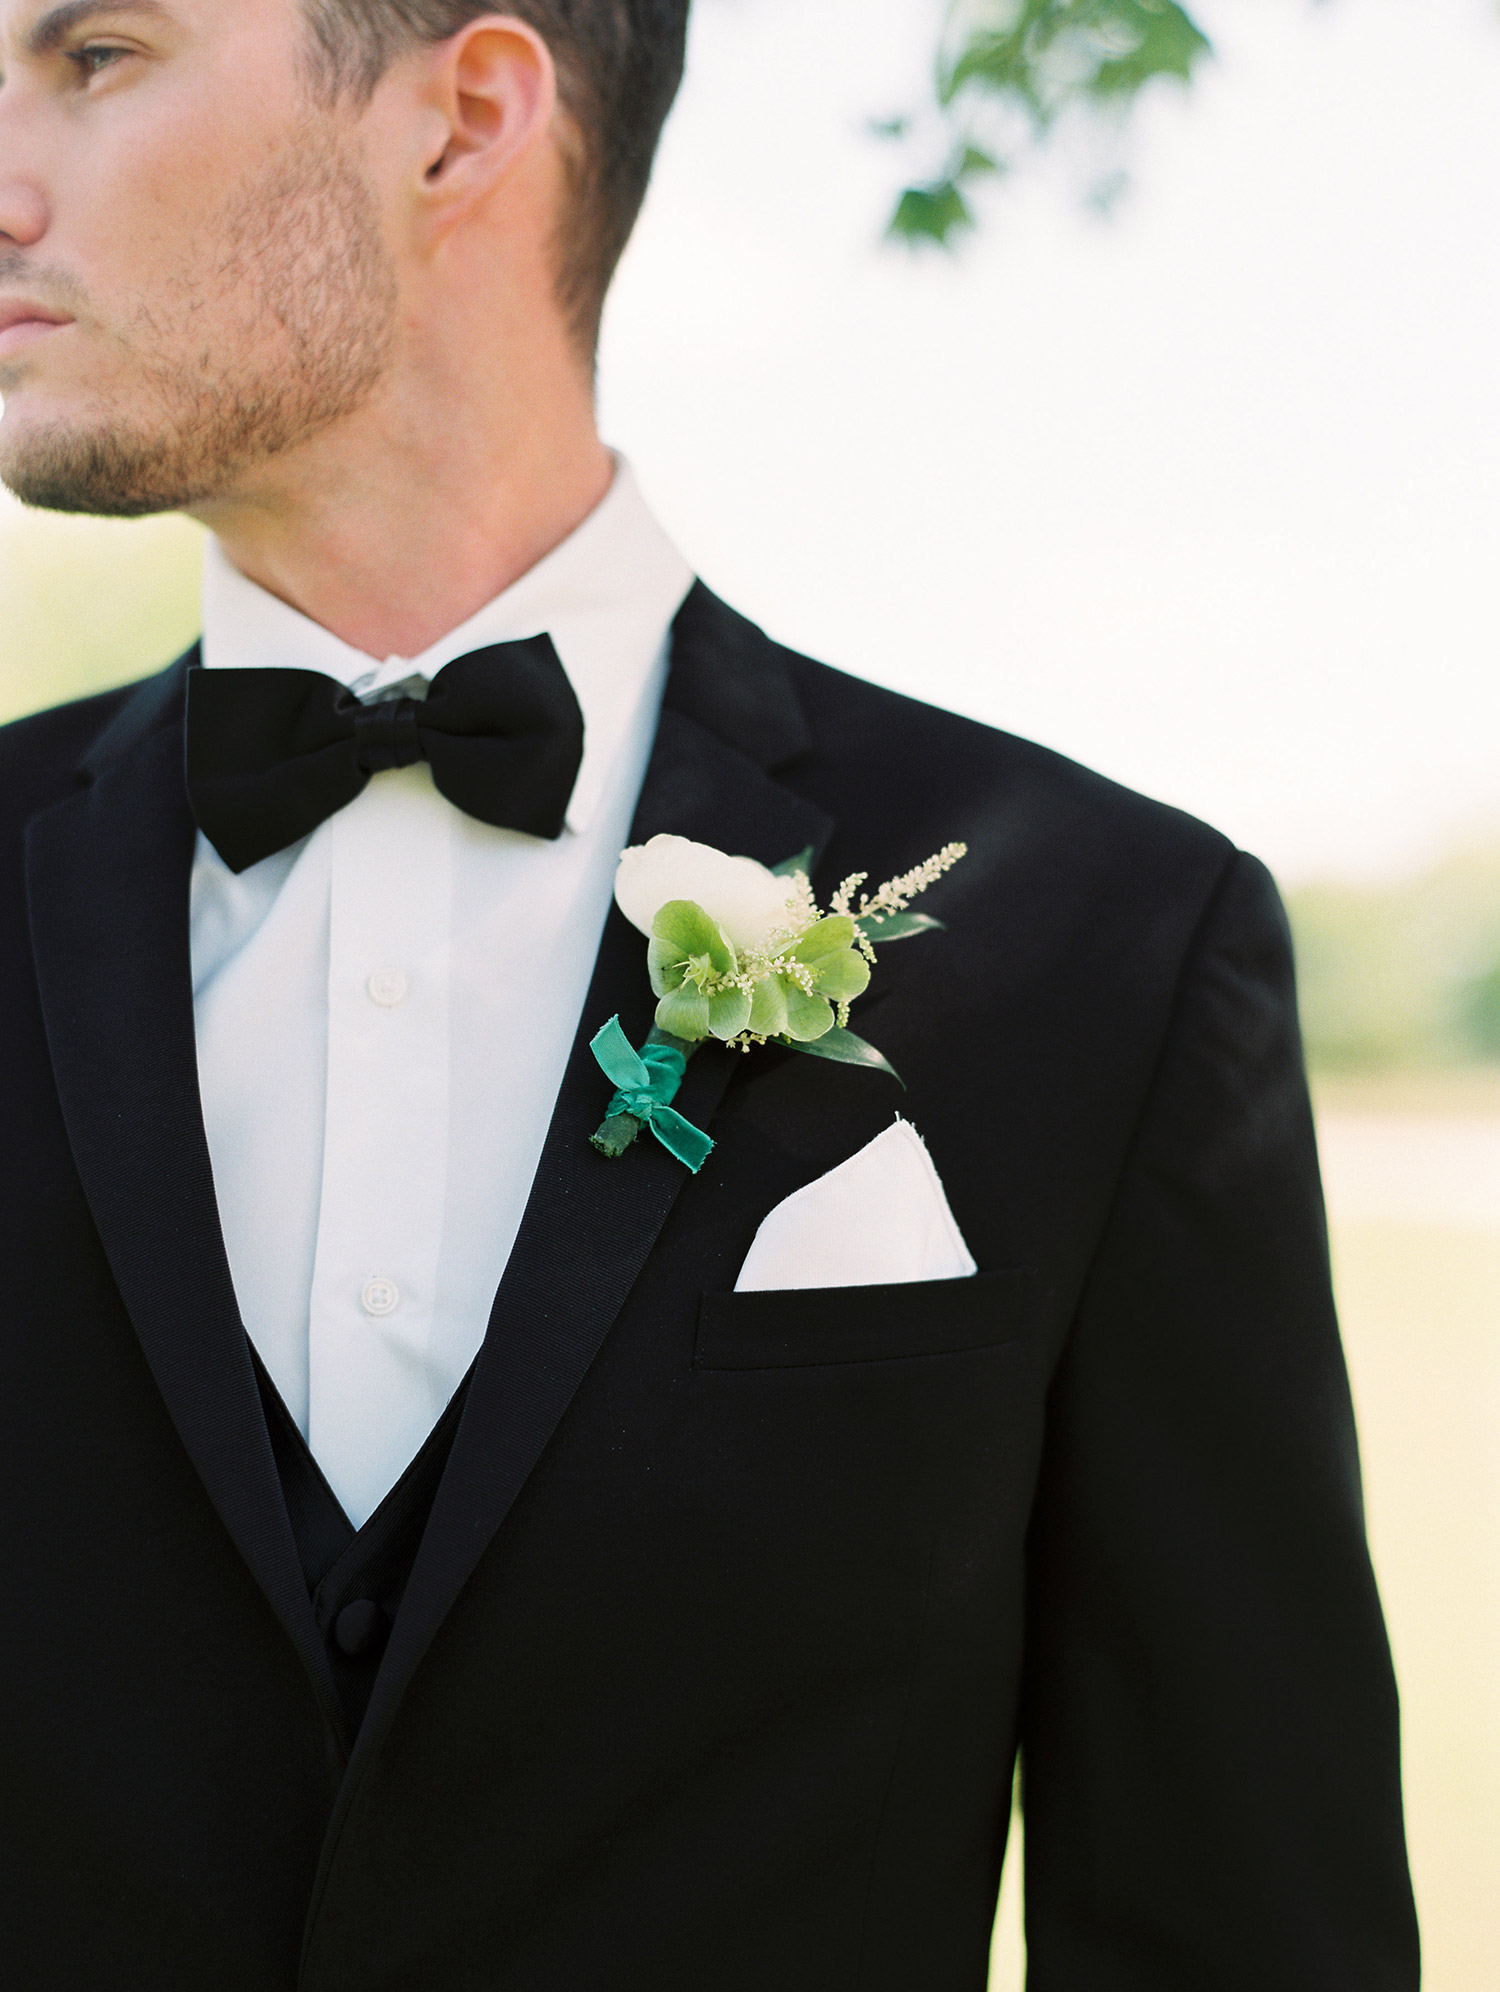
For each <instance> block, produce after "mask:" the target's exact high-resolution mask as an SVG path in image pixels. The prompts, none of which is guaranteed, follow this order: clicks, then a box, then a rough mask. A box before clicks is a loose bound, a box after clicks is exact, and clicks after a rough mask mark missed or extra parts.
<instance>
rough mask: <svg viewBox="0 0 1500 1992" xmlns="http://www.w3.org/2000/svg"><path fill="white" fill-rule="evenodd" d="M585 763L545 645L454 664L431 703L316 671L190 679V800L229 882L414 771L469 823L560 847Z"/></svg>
mask: <svg viewBox="0 0 1500 1992" xmlns="http://www.w3.org/2000/svg"><path fill="white" fill-rule="evenodd" d="M582 758H583V714H582V712H581V711H580V710H579V705H578V698H577V695H576V693H575V692H574V690H573V687H572V685H571V684H570V683H569V682H568V674H567V672H566V671H564V669H563V667H562V663H561V660H560V659H559V657H558V655H557V652H556V651H555V650H554V649H553V647H552V639H551V637H549V636H533V637H528V638H527V639H526V640H525V641H524V642H521V643H495V644H491V645H490V646H489V648H488V649H485V650H475V651H473V652H471V653H470V655H469V656H467V657H457V658H455V659H454V661H453V662H452V663H451V664H448V665H445V666H444V668H443V669H442V670H441V671H439V672H438V674H437V676H436V677H435V678H434V679H433V681H432V684H431V687H430V688H429V690H428V693H427V697H426V698H425V699H385V700H382V701H381V702H380V703H378V704H376V705H361V704H360V702H359V700H358V699H357V698H355V696H354V694H353V693H352V692H349V691H346V690H345V689H344V687H343V686H342V685H341V684H339V682H338V680H337V679H335V678H325V677H324V676H323V674H322V672H321V671H284V670H280V669H270V670H249V671H239V670H225V671H205V670H204V669H203V668H202V667H201V666H199V667H197V668H195V669H194V670H192V671H190V672H189V673H188V686H187V785H188V799H189V801H190V802H191V804H192V808H193V814H194V816H196V817H197V819H198V827H199V828H200V829H201V830H202V832H203V834H204V836H205V837H207V839H208V841H209V842H210V843H211V844H212V845H213V847H214V849H215V850H216V851H217V852H218V854H219V856H220V857H221V858H222V859H223V860H224V862H225V864H226V865H228V866H229V869H230V870H231V871H235V872H242V871H244V870H245V869H246V868H247V866H249V865H253V864H256V863H258V862H259V860H260V859H261V858H268V857H270V855H271V853H272V852H273V851H282V850H285V849H286V847H287V845H288V844H295V843H296V841H297V840H298V838H299V837H305V836H307V835H308V833H309V832H310V831H313V830H316V829H317V827H318V825H319V824H320V823H322V822H324V821H325V820H326V819H327V818H328V817H330V816H332V815H333V814H334V812H335V811H336V810H339V809H342V808H343V807H344V805H345V804H346V803H350V802H353V800H354V798H355V797H356V796H357V795H358V794H359V792H360V790H361V789H362V788H363V787H364V786H365V784H366V782H368V781H369V779H370V777H371V775H373V774H378V773H379V772H380V770H381V769H383V768H407V767H410V766H411V765H412V763H413V762H415V761H427V762H429V763H430V764H431V767H432V779H433V781H434V783H435V784H436V785H437V787H438V788H439V789H440V790H441V791H442V793H443V794H444V795H445V796H447V798H448V800H449V801H450V802H451V803H454V804H456V805H457V807H458V808H460V809H462V810H463V811H465V813H466V814H467V815H469V816H477V817H478V818H479V820H480V821H481V822H482V823H494V824H497V825H498V826H500V827H501V828H503V829H507V830H524V831H526V832H527V833H528V835H530V836H532V837H556V836H558V835H559V834H560V833H561V830H562V827H563V818H564V815H565V813H566V811H567V807H568V799H569V797H570V796H571V795H572V793H573V784H574V782H575V781H576V780H577V778H578V764H579V762H580V760H581V759H582Z"/></svg>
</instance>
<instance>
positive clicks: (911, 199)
mask: <svg viewBox="0 0 1500 1992" xmlns="http://www.w3.org/2000/svg"><path fill="white" fill-rule="evenodd" d="M973 226H974V214H973V210H972V209H971V208H970V206H969V203H968V202H967V201H966V200H965V199H964V197H963V195H962V194H961V193H960V192H959V189H958V185H957V183H956V182H955V181H953V180H934V181H932V182H931V184H930V185H928V186H925V187H908V188H907V190H906V192H905V193H904V194H903V195H902V196H901V198H900V200H899V201H898V202H897V203H896V212H895V213H894V214H893V215H892V216H891V219H890V222H889V224H888V225H887V228H886V233H887V235H889V236H891V237H892V238H893V239H894V240H895V241H897V242H907V243H911V244H913V245H915V244H916V243H918V242H935V243H937V245H938V247H939V248H940V249H946V248H947V247H948V246H949V244H950V243H951V241H952V240H953V237H954V236H955V235H961V234H963V233H964V231H965V230H966V229H970V228H972V227H973Z"/></svg>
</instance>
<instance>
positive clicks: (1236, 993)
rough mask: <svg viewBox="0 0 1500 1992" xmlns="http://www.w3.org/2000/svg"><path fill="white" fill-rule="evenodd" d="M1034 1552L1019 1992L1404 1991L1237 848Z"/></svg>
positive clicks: (1273, 929)
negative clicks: (1023, 1983) (1024, 1964)
mask: <svg viewBox="0 0 1500 1992" xmlns="http://www.w3.org/2000/svg"><path fill="white" fill-rule="evenodd" d="M1028 1557H1029V1576H1028V1588H1029V1616H1028V1632H1027V1662H1026V1688H1025V1701H1024V1709H1023V1735H1022V1790H1023V1801H1024V1811H1025V1824H1026V1918H1027V1940H1028V1954H1029V1976H1028V1980H1027V1983H1028V1986H1029V1988H1030V1992H1413V1988H1415V1987H1416V1985H1417V1983H1418V1963H1417V1933H1416V1919H1415V1912H1414V1909H1413V1905H1412V1898H1411V1890H1410V1884H1409V1881H1408V1877H1407V1869H1406V1856H1405V1848H1404V1836H1403V1827H1402V1816H1401V1798H1400V1764H1399V1742H1398V1724H1397V1708H1396V1692H1395V1684H1394V1680H1393V1678H1392V1672H1391V1663H1390V1656H1389V1652H1388V1648H1387V1645H1386V1639H1385V1633H1384V1628H1383V1625H1382V1621H1381V1615H1380V1606H1379V1601H1378V1599H1377V1597H1376V1592H1375V1584H1374V1578H1373V1575H1372V1572H1371V1568H1370V1562H1369V1557H1368V1553H1367V1550H1366V1547H1365V1536H1364V1522H1363V1513H1362V1506H1361V1494H1360V1480H1359V1462H1358V1456H1357V1451H1356V1444H1355V1434H1354V1420H1353V1413H1352V1409H1351V1405H1350V1398H1349V1388H1348V1382H1347V1379H1346V1375H1345V1370H1344V1364H1343V1357H1342V1353H1341V1350H1340V1346H1339V1338H1338V1328H1337V1323H1336V1321H1335V1318H1334V1308H1333V1297H1332V1291H1331V1286H1330V1279H1329V1266H1328V1250H1327V1235H1326V1228H1325V1224H1324V1216H1323V1205H1322V1196H1321V1190H1320V1186H1319V1179H1318V1166H1317V1155H1316V1150H1315V1146H1314V1138H1313V1127H1312V1117H1311V1112H1310V1108H1309V1104H1308V1098H1307V1089H1306V1083H1305V1080H1304V1077H1303V1068H1302V1055H1301V1046H1300V1041H1299V1036H1298V1028H1297V1016H1296V997H1295V991H1294V985H1293V974H1292V961H1291V947H1290V939H1289V935H1288V933H1287V928H1286V921H1285V916H1284V914H1283V912H1282V909H1281V904H1280V901H1279V899H1278V897H1277V894H1276V889H1275V886H1274V885H1273V884H1272V882H1271V879H1270V877H1269V875H1268V874H1267V872H1266V871H1265V869H1264V867H1263V866H1261V865H1259V864H1257V863H1256V862H1255V860H1253V859H1251V858H1247V857H1244V856H1243V855H1240V854H1236V856H1235V857H1234V858H1233V859H1232V861H1231V862H1230V865H1229V867H1228V869H1227V871H1226V873H1225V874H1224V876H1223V878H1222V880H1221V882H1220V885H1219V888H1218V891H1217V893H1216V895H1215V898H1214V900H1213V902H1212V904H1211V905H1210V907H1209V909H1208V911H1207V913H1206V914H1205V916H1204V919H1203V921H1202V923H1201V925H1200V928H1199V932H1198V936H1197V939H1196V942H1195V944H1194V946H1193V948H1192V950H1191V952H1190V955H1189V959H1188V961H1187V963H1186V965H1185V967H1184V970H1183V974H1182V978H1181V982H1180V985H1179V991H1178V997H1177V1002H1176V1007H1175V1012H1174V1015H1173V1019H1172V1022H1171V1025H1170V1028H1169V1031H1168V1034H1167V1038H1166V1041H1165V1045H1164V1048H1163V1051H1162V1055H1161V1059H1160V1062H1159V1065H1158V1068H1157V1071H1156V1075H1155V1078H1154V1081H1153V1084H1152V1087H1151V1089H1150V1093H1149V1096H1148V1098H1147V1101H1146V1105H1145V1108H1144V1112H1143V1114H1142V1117H1141V1120H1140V1124H1139V1126H1138V1128H1137V1130H1136V1134H1135V1138H1134V1142H1133V1145H1132V1149H1131V1153H1130V1157H1129V1160H1128V1163H1127V1166H1126V1168H1125V1171H1124V1173H1123V1175H1122V1178H1121V1181H1120V1186H1119V1191H1118V1195H1117V1198H1116V1202H1115V1207H1114V1210H1113V1212H1112V1214H1111V1217H1110V1221H1109V1224H1108V1226H1107V1228H1106V1231H1105V1233H1104V1236H1103V1238H1102V1240H1101V1243H1100V1246H1099V1249H1098V1252H1097V1254H1096V1256H1095V1260H1094V1263H1093V1266H1092V1268H1091V1271H1090V1275H1089V1278H1088V1281H1087V1284H1086V1286H1085V1289H1084V1293H1083V1296H1082V1300H1081V1303H1080V1306H1079V1309H1078V1313H1077V1315H1076V1318H1075V1320H1074V1323H1073V1327H1072V1330H1071V1333H1070V1336H1069V1340H1068V1343H1067V1345H1066V1347H1065V1349H1064V1352H1063V1355H1062V1358H1061V1360H1060V1362H1059V1365H1058V1367H1057V1370H1056V1372H1055V1375H1054V1379H1053V1383H1052V1388H1051V1393H1050V1396H1049V1400H1048V1413H1047V1437H1046V1445H1045V1449H1044V1454H1043V1467H1042V1475H1041V1480H1040V1484H1039V1488H1038V1495H1037V1503H1036V1508H1035V1511H1034V1516H1033V1522H1032V1530H1031V1536H1030V1541H1029V1548H1028Z"/></svg>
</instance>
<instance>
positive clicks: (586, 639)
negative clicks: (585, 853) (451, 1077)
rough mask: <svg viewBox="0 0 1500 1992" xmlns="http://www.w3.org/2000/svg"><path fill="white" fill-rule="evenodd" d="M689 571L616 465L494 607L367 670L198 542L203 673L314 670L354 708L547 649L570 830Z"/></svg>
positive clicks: (356, 653) (660, 648)
mask: <svg viewBox="0 0 1500 1992" xmlns="http://www.w3.org/2000/svg"><path fill="white" fill-rule="evenodd" d="M692 584H693V574H692V569H691V568H690V567H689V566H688V564H687V562H686V561H685V560H684V559H683V557H682V555H681V554H680V553H679V552H678V551H677V549H676V547H674V546H673V545H672V542H671V541H670V540H669V539H668V538H667V536H666V534H665V533H664V532H663V531H662V529H661V527H660V526H659V525H658V524H657V522H656V520H655V519H654V518H653V517H652V515H651V512H650V511H649V509H648V508H647V505H646V501H645V499H644V498H643V497H642V495H641V490H640V486H639V485H638V484H637V483H636V480H635V475H634V473H633V472H632V470H631V468H630V466H629V464H628V463H626V461H625V460H624V458H623V457H616V459H615V476H614V481H613V483H612V484H611V485H610V488H609V490H608V491H607V492H606V494H605V496H604V497H603V499H602V500H601V501H600V503H599V504H598V505H597V506H596V507H595V508H594V510H593V511H592V512H591V513H590V514H589V516H588V517H587V518H586V519H585V520H584V522H583V524H582V525H581V526H579V527H578V528H577V529H576V530H575V531H574V532H572V533H570V534H569V536H568V538H567V539H565V540H564V541H563V542H562V544H561V545H560V546H557V547H554V548H553V550H552V552H551V553H549V554H548V555H547V556H546V557H545V558H544V559H542V560H539V561H538V562H537V564H536V566H535V567H533V568H530V569H529V570H528V571H527V572H526V573H525V574H523V575H522V576H521V578H520V579H519V580H518V581H515V582H513V583H512V584H511V586H510V587H509V588H507V589H506V590H505V591H504V593H503V594H500V595H497V596H496V597H495V599H494V600H493V601H492V602H488V603H486V605H485V606H484V607H483V608H482V609H480V610H479V611H478V613H477V614H475V615H472V616H470V617H469V619H468V621H467V622H464V623H461V624H460V625H459V627H458V628H457V629H455V630H451V631H450V632H449V633H448V635H447V636H445V637H443V638H442V639H441V641H440V642H437V643H434V644H432V645H431V646H430V647H429V648H428V649H426V650H424V651H423V652H422V653H421V655H420V656H418V657H387V658H385V659H383V660H382V659H378V658H374V657H370V656H367V655H366V654H365V652H364V651H362V650H356V649H355V648H354V647H353V645H352V644H348V643H345V642H343V640H342V639H341V638H339V637H337V636H335V635H334V634H333V633H332V631H331V630H326V629H324V628H323V627H322V625H321V624H319V623H315V622H313V621H312V620H311V618H310V617H308V616H304V615H303V614H302V613H301V612H300V611H299V610H297V609H294V608H292V607H291V606H290V605H289V604H288V603H286V602H283V601H281V600H280V599H279V598H278V597H277V596H275V595H272V594H270V593H268V591H267V590H266V589H264V588H262V587H260V586H259V585H258V584H257V583H256V582H254V581H250V580H248V579H247V578H246V577H245V576H244V575H243V574H241V573H240V571H239V569H238V568H237V567H235V566H234V565H233V563H232V562H231V561H230V560H229V558H228V556H227V555H226V554H225V553H224V552H223V550H222V549H221V548H220V546H219V543H218V541H217V540H215V539H213V538H210V539H209V541H208V546H207V549H206V552H205V556H204V568H203V662H204V664H205V666H206V667H207V668H209V669H210V670H234V669H244V668H246V667H248V666H255V667H260V668H264V667H265V666H267V665H280V666H283V667H285V668H287V669H290V670H298V671H321V672H322V673H323V674H324V675H325V676H326V677H329V678H336V679H337V680H338V681H339V683H340V684H341V685H347V686H348V687H349V689H350V690H351V691H352V692H354V693H356V694H357V695H358V696H359V697H360V698H362V699H372V698H376V697H378V696H379V695H380V694H381V693H382V692H385V691H387V690H388V688H389V687H391V686H393V685H397V684H401V683H403V682H405V681H406V680H407V679H411V678H419V679H422V680H424V681H430V680H431V679H433V678H435V677H436V676H437V674H438V672H439V671H440V670H441V669H442V668H443V666H444V665H445V664H451V663H452V661H453V659H454V658H455V657H462V656H464V655H465V654H466V653H467V652H468V651H471V650H481V649H483V648H484V647H485V645H487V644H491V643H509V642H513V641H515V640H516V639H517V638H519V637H525V636H538V635H540V634H542V633H543V632H544V631H545V632H546V633H547V634H549V635H550V636H551V638H552V641H553V643H554V644H555V645H556V647H557V654H558V656H559V657H560V658H561V660H562V665H563V669H564V670H565V671H566V672H567V674H568V678H569V680H570V682H571V683H572V686H573V690H574V692H575V693H576V694H577V698H578V703H579V705H580V706H581V707H582V709H583V728H584V731H583V760H582V762H581V763H580V764H579V769H578V779H577V781H576V782H575V783H574V785H573V794H572V797H571V799H570V801H569V803H568V817H567V822H568V828H569V830H571V831H573V832H575V833H581V832H582V831H584V830H586V829H587V827H588V824H589V822H590V821H591V819H592V817H593V815H594V812H595V810H596V809H597V808H598V805H599V802H600V800H601V798H602V796H603V793H604V790H605V787H606V785H607V783H608V780H609V776H610V772H611V770H612V769H613V767H614V764H615V762H616V760H617V758H618V756H619V754H620V752H621V750H622V748H623V747H624V746H625V744H626V741H627V739H628V738H629V736H630V734H631V732H632V730H633V724H634V722H635V721H636V719H637V717H638V715H639V714H640V712H641V708H642V706H643V705H644V704H645V703H646V702H647V701H648V700H650V701H653V702H654V701H656V700H659V699H660V696H661V690H662V684H663V680H664V669H665V652H666V641H667V637H668V634H669V632H670V629H671V626H672V621H673V618H674V617H675V616H676V614H677V611H678V609H679V608H681V606H682V604H683V601H684V599H685V598H686V596H687V593H688V590H689V589H690V588H691V587H692Z"/></svg>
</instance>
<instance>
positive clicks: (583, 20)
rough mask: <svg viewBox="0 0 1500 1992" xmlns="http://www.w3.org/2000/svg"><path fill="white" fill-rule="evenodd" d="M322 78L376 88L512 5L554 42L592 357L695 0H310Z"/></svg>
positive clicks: (564, 288)
mask: <svg viewBox="0 0 1500 1992" xmlns="http://www.w3.org/2000/svg"><path fill="white" fill-rule="evenodd" d="M303 7H304V10H305V12H306V15H307V23H308V27H309V29H310V30H311V35H312V55H313V63H314V74H315V80H316V82H317V84H318V86H319V88H320V89H321V90H322V91H323V92H324V93H325V94H327V95H329V96H331V97H334V98H338V97H343V96H346V95H350V94H352V95H354V96H355V97H356V98H358V97H368V96H369V94H370V93H371V92H372V91H373V90H374V88H375V86H376V84H377V83H378V82H379V81H380V79H381V77H382V76H383V75H384V74H385V72H386V70H387V68H388V67H389V66H390V64H391V63H392V62H393V61H394V60H395V59H396V57H397V56H399V55H401V54H402V53H404V52H405V51H406V50H407V49H410V48H414V47H417V46H419V45H420V44H422V43H424V42H429V43H432V42H441V41H446V40H447V39H448V37H449V36H450V35H456V34H457V33H458V32H459V30H460V29H461V28H464V27H466V26H467V25H468V23H469V22H470V21H475V20H479V19H480V18H481V17H482V16H484V15H485V14H497V13H505V14H510V15H514V16H515V18H516V19H518V20H521V21H524V22H525V23H526V24H527V26H528V27H532V28H535V29H536V31H537V33H538V34H539V35H540V36H541V37H542V39H543V40H544V41H545V42H546V44H547V46H548V47H549V48H550V49H551V51H552V59H553V61H554V62H555V63H556V65H557V77H558V90H559V93H560V95H561V97H562V101H563V106H564V109H565V110H566V111H567V113H568V115H569V117H570V118H571V120H572V123H573V126H574V128H575V130H576V133H577V144H576V146H575V147H574V148H573V149H572V152H571V154H570V159H569V166H570V177H571V180H572V200H571V202H570V207H569V212H568V214H567V216H566V217H565V219H564V223H563V230H562V237H561V244H560V255H559V259H558V260H559V268H558V296H559V299H560V301H561V303H562V304H563V306H564V308H565V309H566V310H567V312H568V315H569V318H570V320H571V323H572V326H573V329H574V332H575V334H576V336H577V339H578V342H579V344H580V346H581V347H582V348H583V349H584V351H585V352H587V353H589V354H592V352H593V350H594V347H595V345H596V344H597V342H598V337H599V320H600V316H601V314H602V313H603V310H604V297H605V293H606V291H607V290H608V289H609V284H610V279H611V278H612V277H613V275H614V273H615V265H616V264H617V263H618V262H619V260H620V256H621V253H622V252H623V250H624V248H625V244H626V242H627V241H628V240H629V239H630V231H631V229H632V228H634V226H635V221H636V216H637V215H638V214H639V213H640V210H641V202H642V201H643V200H644V199H645V197H646V185H647V182H648V181H649V180H650V177H651V162H652V160H653V159H654V158H655V156H656V145H657V140H658V139H659V138H660V136H661V128H662V126H663V124H664V123H665V122H666V116H667V112H668V111H669V110H670V109H671V108H672V100H673V98H674V97H675V96H676V95H677V88H678V85H679V84H680V83H681V81H682V64H683V48H684V43H685V41H686V39H687V17H688V0H487V4H486V0H303Z"/></svg>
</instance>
